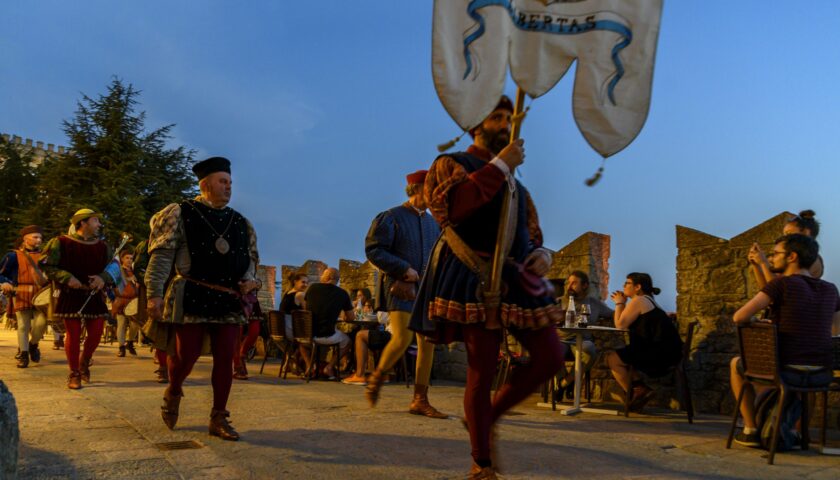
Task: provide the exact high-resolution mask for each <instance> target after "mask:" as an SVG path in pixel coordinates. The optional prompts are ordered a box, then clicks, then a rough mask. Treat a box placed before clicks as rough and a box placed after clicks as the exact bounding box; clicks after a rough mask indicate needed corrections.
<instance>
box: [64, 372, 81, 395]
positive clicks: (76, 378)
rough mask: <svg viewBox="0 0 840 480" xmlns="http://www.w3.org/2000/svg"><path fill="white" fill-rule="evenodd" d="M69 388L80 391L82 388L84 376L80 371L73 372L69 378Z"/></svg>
mask: <svg viewBox="0 0 840 480" xmlns="http://www.w3.org/2000/svg"><path fill="white" fill-rule="evenodd" d="M67 388H69V389H70V390H78V389H80V388H82V374H81V373H79V371H78V370H73V371H72V372H70V375H69V376H68V377H67Z"/></svg>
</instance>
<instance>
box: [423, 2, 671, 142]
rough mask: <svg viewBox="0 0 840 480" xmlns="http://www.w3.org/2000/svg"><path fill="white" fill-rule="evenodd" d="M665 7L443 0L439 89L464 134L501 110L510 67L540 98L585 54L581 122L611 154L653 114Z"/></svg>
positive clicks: (438, 28)
mask: <svg viewBox="0 0 840 480" xmlns="http://www.w3.org/2000/svg"><path fill="white" fill-rule="evenodd" d="M661 13H662V0H634V1H627V0H435V6H434V26H433V35H432V71H433V72H432V73H433V76H434V82H435V88H436V90H437V93H438V96H439V97H440V100H441V102H442V103H443V106H444V108H445V109H446V111H447V112H448V113H449V115H450V116H451V117H452V118H453V119H454V120H455V122H456V123H458V125H460V126H461V128H463V129H465V130H466V129H469V128H471V127H474V126H476V125H478V124H479V123H480V122H481V121H482V120H483V119H484V118H485V117H486V116H487V115H488V114H489V113H490V112H491V111H492V110H493V108H494V107H495V106H496V103H497V102H498V100H499V97H500V96H501V95H502V93H503V89H504V84H505V78H506V74H507V69H508V67H509V68H510V72H511V76H512V77H513V79H514V81H515V82H516V84H517V85H518V86H519V87H521V88H522V89H523V90H525V92H526V93H527V94H528V95H530V96H531V97H533V98H537V97H540V96H542V95H544V94H545V93H546V92H548V91H549V90H551V88H552V87H554V85H556V84H557V82H558V81H559V80H560V79H561V78H562V77H563V75H564V74H565V73H566V71H567V70H568V69H569V67H570V66H571V65H572V62H574V61H575V60H577V61H578V66H577V71H576V75H575V84H574V94H573V113H574V117H575V122H576V123H577V125H578V128H579V129H580V131H581V133H582V134H583V136H584V138H586V141H587V142H589V144H590V145H591V146H592V148H593V149H595V150H596V151H597V152H598V153H600V154H601V155H603V156H604V157H608V156H610V155H613V154H615V153H617V152H619V151H621V150H622V149H623V148H624V147H626V146H627V145H629V144H630V142H632V141H633V139H634V138H636V135H638V134H639V131H641V129H642V126H643V125H644V123H645V119H646V118H647V113H648V108H649V106H650V92H651V82H652V80H653V64H654V58H655V56H656V42H657V37H658V36H659V20H660V17H661Z"/></svg>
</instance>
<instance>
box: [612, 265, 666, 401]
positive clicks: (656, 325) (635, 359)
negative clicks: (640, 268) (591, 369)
mask: <svg viewBox="0 0 840 480" xmlns="http://www.w3.org/2000/svg"><path fill="white" fill-rule="evenodd" d="M657 294H659V289H658V288H655V287H654V286H653V280H651V278H650V275H648V274H647V273H637V272H634V273H631V274H629V275H627V281H625V282H624V291H623V292H621V291H615V292H613V294H612V300H613V301H614V302H615V326H616V328H626V329H628V330H629V331H630V344H629V345H627V346H626V347H623V348H620V349H618V350H615V351H612V352H608V353H607V364H608V365H609V367H610V370H612V374H613V377H614V378H615V380H616V381H617V382H618V384H619V385H620V386H621V388H623V389H624V391H625V392H628V391H629V390H630V388H633V392H632V393H633V397H632V400H631V402H630V408H631V410H634V411H638V410H641V409H642V407H644V405H645V403H647V401H648V400H650V397H651V396H652V394H653V390H652V389H651V388H650V387H648V386H647V385H645V384H644V382H642V381H641V377H640V376H639V372H642V373H644V374H645V375H648V376H649V377H654V378H655V377H661V376H663V375H665V374H666V373H668V370H669V369H670V368H671V367H673V366H674V365H676V364H677V363H679V361H680V356H681V355H682V340H680V335H679V333H678V332H677V329H676V327H675V326H674V323H673V322H672V321H671V318H670V317H669V316H668V314H667V313H665V311H664V310H662V308H660V307H659V305H657V304H656V302H655V301H654V300H653V295H657ZM628 299H629V300H630V302H629V304H628V303H627V302H628Z"/></svg>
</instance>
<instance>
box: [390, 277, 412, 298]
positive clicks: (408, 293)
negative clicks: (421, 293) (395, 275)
mask: <svg viewBox="0 0 840 480" xmlns="http://www.w3.org/2000/svg"><path fill="white" fill-rule="evenodd" d="M388 293H389V294H390V295H391V296H392V297H394V298H397V299H400V300H406V301H414V299H415V298H417V284H416V283H414V282H406V281H404V280H394V282H393V283H391V288H389V289H388Z"/></svg>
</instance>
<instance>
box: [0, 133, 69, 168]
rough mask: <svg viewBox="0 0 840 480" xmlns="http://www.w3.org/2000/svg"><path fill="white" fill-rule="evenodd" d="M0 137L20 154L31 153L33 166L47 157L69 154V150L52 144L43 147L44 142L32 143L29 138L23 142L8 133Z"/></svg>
mask: <svg viewBox="0 0 840 480" xmlns="http://www.w3.org/2000/svg"><path fill="white" fill-rule="evenodd" d="M0 136H1V137H3V140H4V141H6V142H9V143H10V144H12V145H14V146H16V147H17V149H18V151H20V152H21V153H31V154H32V165H33V166H36V165H40V164H41V163H43V161H44V159H46V158H47V157H48V156H49V155H64V154H65V153H68V152H70V149H69V148H66V147H62V146H58V147H57V148H56V146H55V144H52V143H48V144H46V145H44V142H33V141H32V139H31V138H27V139H25V140H24V139H23V138H21V137H19V136H17V135H9V134H8V133H3V134H0ZM0 160H2V158H0Z"/></svg>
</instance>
